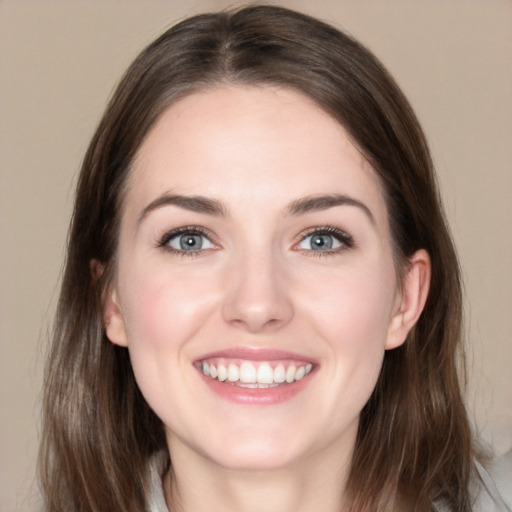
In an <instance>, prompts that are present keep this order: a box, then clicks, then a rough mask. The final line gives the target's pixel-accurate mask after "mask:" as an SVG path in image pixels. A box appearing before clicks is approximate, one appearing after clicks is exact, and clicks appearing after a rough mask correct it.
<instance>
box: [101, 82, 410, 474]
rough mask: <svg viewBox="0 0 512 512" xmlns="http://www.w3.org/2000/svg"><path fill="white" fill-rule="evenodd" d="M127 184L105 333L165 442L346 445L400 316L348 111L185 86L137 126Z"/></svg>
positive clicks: (263, 463)
mask: <svg viewBox="0 0 512 512" xmlns="http://www.w3.org/2000/svg"><path fill="white" fill-rule="evenodd" d="M124 199H125V200H124V207H123V212H122V221H121V229H120V240H119V248H118V260H117V274H116V278H115V282H114V285H113V290H112V293H111V295H110V300H109V302H108V305H107V307H106V311H105V320H106V324H107V334H108V336H109V338H110V339H111V340H112V341H113V342H114V343H117V344H119V345H123V346H127V347H128V349H129V353H130V357H131V362H132V365H133V369H134V372H135V376H136V379H137V382H138V385H139V386H140V389H141V391H142V393H143V394H144V396H145V398H146V400H147V402H148V403H149V405H150V406H151V407H152V409H153V410H154V411H155V412H156V414H157V415H158V416H159V417H160V418H161V419H162V421H163V422H164V424H165V427H166V431H167V437H168V442H169V446H170V450H171V453H172V454H173V456H174V452H175V453H176V454H180V453H193V454H195V455H196V456H198V457H200V458H203V459H206V460H208V461H209V462H213V463H216V464H220V465H222V466H224V467H230V468H238V469H242V468H245V469H248V468H252V469H271V468H278V467H286V466H287V465H290V464H293V463H294V462H298V461H301V460H302V461H305V460H308V458H311V457H314V456H319V455H321V454H322V453H327V452H329V451H330V450H337V449H338V450H340V452H339V453H345V454H347V456H348V454H349V453H350V451H351V449H352V447H353V443H354V440H355V435H356V430H357V425H358V418H359V414H360V411H361V409H362V407H363V406H364V404H365V403H366V401H367V400H368V398H369V396H370V395H371V393H372V391H373V389H374V386H375V383H376V381H377V377H378V375H379V371H380V368H381V363H382V358H383V355H384V351H385V350H386V349H387V348H394V347H395V346H397V345H399V344H400V343H402V342H403V339H404V337H405V332H404V329H403V328H398V327H397V325H398V324H400V325H402V324H401V323H400V320H399V317H400V315H402V314H403V312H402V310H401V308H402V306H403V301H402V299H401V296H400V294H399V293H398V291H397V283H396V278H395V268H394V262H393V257H392V250H391V244H390V232H389V226H388V219H387V212H386V204H385V202H384V199H383V194H382V190H381V187H380V184H379V181H378V179H377V177H376V175H375V173H374V172H373V170H372V169H371V167H370V166H369V164H368V163H367V162H366V161H365V159H364V158H363V157H362V156H361V154H360V153H359V151H358V150H357V149H356V148H355V147H354V145H353V144H352V143H351V141H350V139H349V137H348V136H347V133H346V131H345V130H344V129H343V127H342V126H340V125H339V124H338V123H337V122H336V121H335V120H333V119H332V118H331V117H330V116H329V115H327V114H326V113H324V112H323V111H322V110H320V109H319V108H318V107H317V106H315V104H313V103H312V102H311V101H310V100H308V99H306V98H305V97H304V96H302V95H301V94H299V93H297V92H293V91H290V90H285V89H278V88H273V87H235V86H233V87H223V88H217V89H213V90H207V91H205V92H200V93H195V94H191V95H190V96H188V97H186V98H184V99H182V100H180V101H178V102H177V103H175V104H173V105H172V106H171V107H170V108H168V110H166V111H165V112H164V114H163V115H162V116H161V118H160V120H159V121H158V122H157V123H156V125H155V126H154V128H153V129H152V131H151V132H150V133H149V135H148V136H147V138H146V140H145V142H144V144H143V145H142V147H141V148H140V150H139V152H138V154H137V158H136V160H135V163H134V166H133V169H132V171H131V175H130V177H129V181H128V188H127V192H126V195H125V198H124ZM402 323H403V322H402Z"/></svg>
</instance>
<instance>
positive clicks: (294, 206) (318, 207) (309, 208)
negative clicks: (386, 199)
mask: <svg viewBox="0 0 512 512" xmlns="http://www.w3.org/2000/svg"><path fill="white" fill-rule="evenodd" d="M345 205H346V206H355V207H357V208H360V209H361V210H362V211H363V212H364V213H365V214H366V215H367V217H368V218H369V220H370V221H371V223H372V224H375V218H374V217H373V214H372V212H371V210H370V208H368V206H366V205H365V204H364V203H362V202H361V201H358V200H357V199H354V198H353V197H350V196H346V195H344V194H323V195H312V196H306V197H302V198H300V199H297V200H295V201H293V202H292V203H291V204H290V205H289V206H288V208H287V211H286V213H287V214H288V215H294V216H295V215H302V214H304V213H310V212H319V211H322V210H327V209H329V208H334V207H336V206H345Z"/></svg>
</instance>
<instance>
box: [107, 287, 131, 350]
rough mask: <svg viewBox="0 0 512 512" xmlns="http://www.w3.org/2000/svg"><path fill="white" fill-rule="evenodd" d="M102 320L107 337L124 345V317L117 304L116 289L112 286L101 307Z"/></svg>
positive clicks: (117, 343) (116, 343)
mask: <svg viewBox="0 0 512 512" xmlns="http://www.w3.org/2000/svg"><path fill="white" fill-rule="evenodd" d="M103 322H104V323H105V332H106V334H107V338H108V339H109V340H110V341H111V342H112V343H114V344H115V345H120V346H121V347H126V346H127V345H128V343H127V340H126V329H125V325H124V318H123V314H122V311H121V308H120V306H119V299H118V294H117V291H116V290H115V288H114V286H112V288H111V289H110V290H109V291H108V294H107V296H106V300H105V305H104V307H103Z"/></svg>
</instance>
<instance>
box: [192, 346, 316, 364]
mask: <svg viewBox="0 0 512 512" xmlns="http://www.w3.org/2000/svg"><path fill="white" fill-rule="evenodd" d="M213 358H226V359H244V360H247V361H280V360H284V359H290V360H295V361H301V362H308V363H315V362H316V361H315V360H314V359H313V358H311V357H310V356H306V355H304V354H299V353H297V352H291V351H287V350H281V349H276V348H262V347H232V348H226V349H223V350H216V351H214V352H209V353H207V354H204V355H203V356H201V357H199V358H198V359H197V361H205V360H207V359H213Z"/></svg>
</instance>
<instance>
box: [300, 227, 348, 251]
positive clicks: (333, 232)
mask: <svg viewBox="0 0 512 512" xmlns="http://www.w3.org/2000/svg"><path fill="white" fill-rule="evenodd" d="M313 235H330V236H332V237H334V238H335V239H336V240H337V241H338V242H339V243H340V244H341V246H340V247H337V248H335V249H331V250H326V251H314V250H311V249H299V251H301V252H303V253H304V254H305V255H307V256H311V257H314V258H322V257H328V256H335V255H336V254H339V253H340V252H344V251H347V250H350V249H352V248H353V247H354V246H355V241H354V238H353V237H352V236H351V235H349V234H348V233H347V232H346V231H342V230H341V229H339V228H337V227H334V226H329V225H327V226H316V227H314V228H311V229H308V230H307V231H306V232H304V233H303V234H302V235H301V237H300V240H299V242H297V243H296V244H295V245H294V247H297V246H298V245H299V244H300V243H302V242H303V241H304V240H306V238H308V237H310V236H313Z"/></svg>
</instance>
